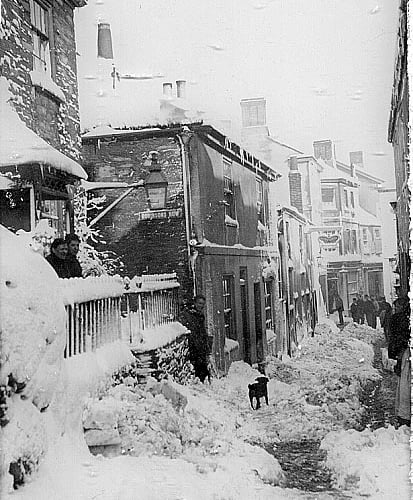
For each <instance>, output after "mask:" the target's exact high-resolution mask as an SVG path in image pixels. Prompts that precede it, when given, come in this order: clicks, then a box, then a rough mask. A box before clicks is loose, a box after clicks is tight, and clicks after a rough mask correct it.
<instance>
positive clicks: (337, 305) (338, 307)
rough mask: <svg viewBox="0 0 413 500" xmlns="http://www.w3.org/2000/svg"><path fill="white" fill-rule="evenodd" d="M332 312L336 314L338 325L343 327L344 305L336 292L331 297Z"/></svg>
mask: <svg viewBox="0 0 413 500" xmlns="http://www.w3.org/2000/svg"><path fill="white" fill-rule="evenodd" d="M333 310H334V311H337V312H338V324H339V325H344V318H343V311H344V305H343V300H342V299H341V297H340V295H339V294H338V293H337V292H336V294H335V295H334V297H333Z"/></svg>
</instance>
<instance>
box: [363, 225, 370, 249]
mask: <svg viewBox="0 0 413 500" xmlns="http://www.w3.org/2000/svg"><path fill="white" fill-rule="evenodd" d="M368 242H369V236H368V232H367V228H366V227H363V245H367V244H368Z"/></svg>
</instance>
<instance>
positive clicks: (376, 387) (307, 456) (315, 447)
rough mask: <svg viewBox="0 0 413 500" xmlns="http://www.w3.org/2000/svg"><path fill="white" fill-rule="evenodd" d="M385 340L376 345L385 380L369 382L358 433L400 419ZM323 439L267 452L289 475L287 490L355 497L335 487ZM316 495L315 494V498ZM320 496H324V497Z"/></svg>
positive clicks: (269, 447) (377, 364)
mask: <svg viewBox="0 0 413 500" xmlns="http://www.w3.org/2000/svg"><path fill="white" fill-rule="evenodd" d="M384 346H385V342H384V340H381V339H379V340H378V341H377V343H376V344H375V345H374V363H373V366H374V368H376V369H377V370H378V371H379V373H380V375H381V376H382V379H381V380H379V381H374V382H373V381H369V382H368V383H367V385H366V387H364V388H363V391H362V393H361V396H360V403H361V405H362V406H363V408H364V410H365V411H364V414H363V417H362V419H361V422H360V426H358V427H357V430H358V431H361V430H363V429H365V428H369V429H371V430H375V429H378V428H380V427H385V426H389V425H392V426H395V425H396V422H397V419H396V417H395V416H394V397H395V392H396V385H397V377H396V376H395V375H394V374H393V373H391V372H389V371H387V370H384V369H383V365H382V361H381V350H380V349H381V348H382V347H384ZM270 416H271V417H272V418H273V415H270V411H269V410H267V411H265V410H263V411H262V413H261V414H260V415H257V416H256V417H255V418H256V419H265V418H266V417H267V418H269V417H270ZM319 446H320V440H309V439H303V440H300V441H282V442H280V443H276V444H268V445H264V446H263V447H264V449H265V450H266V451H267V452H268V453H270V454H272V455H273V456H274V457H275V458H276V459H277V460H278V461H279V463H280V465H281V467H282V469H283V471H284V472H285V475H286V484H285V487H287V488H297V489H299V490H302V491H305V492H309V493H310V496H309V497H308V498H309V499H310V498H314V499H320V498H335V499H347V498H353V497H352V496H349V495H347V494H346V493H344V492H342V491H339V490H337V489H335V488H333V486H332V477H331V474H330V471H329V470H328V469H327V468H326V467H325V465H324V462H325V459H326V453H325V452H324V451H323V450H320V449H319ZM312 493H314V495H312ZM319 494H323V496H322V497H320V496H319Z"/></svg>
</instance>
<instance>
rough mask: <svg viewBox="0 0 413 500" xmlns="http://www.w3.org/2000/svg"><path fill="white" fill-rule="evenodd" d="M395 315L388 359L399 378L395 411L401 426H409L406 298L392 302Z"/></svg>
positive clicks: (407, 303)
mask: <svg viewBox="0 0 413 500" xmlns="http://www.w3.org/2000/svg"><path fill="white" fill-rule="evenodd" d="M394 309H395V313H394V314H393V316H392V317H391V319H390V328H389V347H388V354H389V358H391V359H396V360H397V364H396V367H395V370H394V371H395V373H396V375H397V376H398V377H399V380H398V384H397V391H396V401H395V411H396V416H397V418H398V420H399V423H400V424H401V425H410V421H411V407H410V390H411V361H410V347H409V344H410V304H409V299H408V297H400V298H398V299H397V300H396V301H395V302H394Z"/></svg>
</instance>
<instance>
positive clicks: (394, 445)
mask: <svg viewBox="0 0 413 500" xmlns="http://www.w3.org/2000/svg"><path fill="white" fill-rule="evenodd" d="M409 438H410V433H409V429H408V428H407V427H405V426H403V427H401V428H399V429H397V430H396V429H395V428H394V427H388V428H387V429H386V428H380V429H377V430H375V431H373V432H372V431H371V430H369V429H365V430H364V431H363V432H357V431H355V430H348V431H339V432H331V433H330V434H328V435H327V436H326V437H325V438H324V439H323V441H322V443H321V448H322V449H323V450H326V451H327V462H326V465H327V467H329V468H330V469H331V470H332V472H333V476H334V481H335V483H336V486H337V487H338V488H341V489H346V490H353V491H354V490H356V491H357V493H358V494H360V495H362V496H366V497H371V498H374V499H375V500H382V499H383V500H392V499H394V498H397V499H400V500H408V499H409V498H410V481H409V472H410V446H409Z"/></svg>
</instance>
